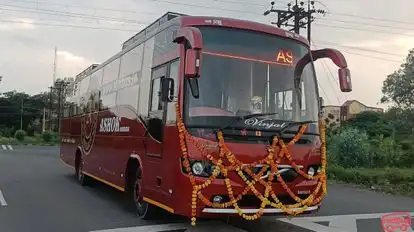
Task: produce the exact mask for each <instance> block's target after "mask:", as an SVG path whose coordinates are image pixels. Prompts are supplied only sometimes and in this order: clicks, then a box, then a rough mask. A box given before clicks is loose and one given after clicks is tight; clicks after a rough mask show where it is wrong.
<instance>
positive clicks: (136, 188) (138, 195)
mask: <svg viewBox="0 0 414 232" xmlns="http://www.w3.org/2000/svg"><path fill="white" fill-rule="evenodd" d="M132 194H133V201H134V205H135V207H134V208H135V209H134V210H135V213H136V215H137V216H138V217H139V218H140V219H153V218H154V211H155V210H156V209H155V207H154V206H152V205H151V204H148V202H146V201H144V198H143V196H142V178H141V176H140V175H139V171H138V170H137V173H136V175H135V181H134V184H133V186H132Z"/></svg>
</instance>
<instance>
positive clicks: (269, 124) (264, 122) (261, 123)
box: [244, 118, 286, 129]
mask: <svg viewBox="0 0 414 232" xmlns="http://www.w3.org/2000/svg"><path fill="white" fill-rule="evenodd" d="M244 124H246V125H247V126H250V127H263V128H266V129H272V128H278V129H280V128H283V127H285V126H286V122H283V123H281V124H280V123H275V122H274V121H273V120H272V119H261V120H259V119H257V118H249V119H246V121H244Z"/></svg>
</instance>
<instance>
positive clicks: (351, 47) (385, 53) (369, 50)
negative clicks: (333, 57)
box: [315, 40, 404, 58]
mask: <svg viewBox="0 0 414 232" xmlns="http://www.w3.org/2000/svg"><path fill="white" fill-rule="evenodd" d="M315 41H317V42H318V43H319V42H321V43H324V44H330V45H334V46H338V47H344V48H348V49H352V50H360V51H365V52H372V53H378V54H381V55H388V56H395V57H398V58H400V57H401V56H404V55H402V54H396V53H390V52H384V51H378V50H372V49H369V48H360V47H355V46H348V45H343V44H338V43H333V42H327V41H322V40H315Z"/></svg>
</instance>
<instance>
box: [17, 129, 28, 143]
mask: <svg viewBox="0 0 414 232" xmlns="http://www.w3.org/2000/svg"><path fill="white" fill-rule="evenodd" d="M25 136H26V132H25V131H24V130H17V131H16V133H14V137H15V138H16V139H17V140H19V141H20V142H21V141H23V140H24V137H25Z"/></svg>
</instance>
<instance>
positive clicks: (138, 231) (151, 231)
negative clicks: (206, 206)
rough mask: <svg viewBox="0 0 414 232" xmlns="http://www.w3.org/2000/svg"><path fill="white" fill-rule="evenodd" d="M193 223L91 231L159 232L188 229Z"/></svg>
mask: <svg viewBox="0 0 414 232" xmlns="http://www.w3.org/2000/svg"><path fill="white" fill-rule="evenodd" d="M190 226H191V225H189V224H186V223H174V224H161V225H151V226H136V227H127V228H118V229H109V230H94V231H90V232H158V231H169V230H183V229H187V228H188V227H190Z"/></svg>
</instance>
